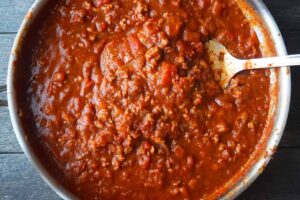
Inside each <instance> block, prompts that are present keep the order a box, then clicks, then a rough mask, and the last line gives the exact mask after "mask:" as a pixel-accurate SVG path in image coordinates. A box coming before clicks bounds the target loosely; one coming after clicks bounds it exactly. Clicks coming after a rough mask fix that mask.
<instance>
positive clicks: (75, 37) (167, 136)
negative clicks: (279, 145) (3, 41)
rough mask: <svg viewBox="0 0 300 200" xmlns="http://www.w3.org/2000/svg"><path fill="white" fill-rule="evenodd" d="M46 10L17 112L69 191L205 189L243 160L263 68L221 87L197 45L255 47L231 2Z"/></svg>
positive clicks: (145, 194) (126, 193)
mask: <svg viewBox="0 0 300 200" xmlns="http://www.w3.org/2000/svg"><path fill="white" fill-rule="evenodd" d="M45 13H47V14H44V15H42V16H40V19H39V23H38V25H36V26H35V28H34V29H33V30H32V31H31V32H32V33H31V34H32V37H31V38H30V39H28V41H30V42H27V43H28V44H27V46H26V48H23V50H22V51H23V54H22V55H23V58H22V62H19V64H18V65H21V66H22V69H23V71H24V75H18V76H20V77H21V76H23V78H22V79H20V80H19V82H18V84H19V90H18V95H19V97H18V99H19V105H20V108H21V109H20V110H21V111H20V112H21V113H20V114H21V115H22V119H23V124H26V126H27V127H29V128H28V130H30V131H29V132H30V133H28V134H29V135H31V137H32V138H34V139H35V141H36V144H37V145H39V146H41V148H40V151H39V154H40V155H42V157H45V158H47V159H48V160H49V166H50V165H51V167H48V168H50V171H53V174H54V176H55V177H56V179H57V180H60V181H61V182H63V183H64V186H65V187H66V188H68V189H69V190H70V191H71V192H72V193H74V194H75V195H76V196H78V197H79V198H81V199H104V200H106V199H136V200H140V199H172V200H175V199H191V200H192V199H197V200H199V199H206V198H208V196H209V195H210V194H212V193H213V192H214V191H216V190H217V189H218V188H220V187H222V186H223V185H224V184H225V183H227V182H228V181H229V180H230V179H231V178H232V177H233V176H234V174H236V173H237V172H238V171H239V170H240V169H241V168H242V167H243V166H244V165H245V163H246V162H247V161H248V160H249V158H250V155H251V153H252V152H253V151H254V150H255V148H256V146H257V145H258V143H259V142H260V139H261V136H262V133H263V130H264V127H265V122H266V118H267V115H268V111H269V85H270V80H269V71H267V70H265V71H264V70H256V71H250V72H243V73H241V74H239V75H237V76H236V77H235V78H234V79H233V80H232V82H231V84H230V86H229V87H228V88H227V89H226V90H222V89H221V88H220V87H219V85H218V84H217V80H218V79H219V78H220V77H219V75H218V74H215V73H213V71H212V70H211V68H210V63H209V61H208V58H207V55H206V50H205V48H204V45H205V42H207V41H208V40H211V39H215V40H218V41H219V42H221V43H222V44H223V45H225V46H226V47H227V48H228V49H229V50H230V52H231V53H232V54H233V55H234V56H236V57H239V58H254V57H260V56H261V52H260V49H259V40H258V38H257V36H256V33H255V31H254V30H253V29H252V28H251V27H250V25H249V22H248V21H247V20H246V18H245V17H244V15H243V13H242V11H241V10H240V9H239V7H238V6H237V3H236V2H235V1H232V0H185V1H184V0H60V1H51V4H49V5H48V6H47V7H46V8H45ZM50 163H51V164H50ZM44 164H45V165H48V164H47V163H45V162H44ZM58 174H59V175H58Z"/></svg>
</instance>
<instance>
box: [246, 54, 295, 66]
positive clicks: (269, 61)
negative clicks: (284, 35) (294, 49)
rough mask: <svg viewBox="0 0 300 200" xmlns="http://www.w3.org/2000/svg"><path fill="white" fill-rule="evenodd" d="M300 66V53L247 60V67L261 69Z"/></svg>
mask: <svg viewBox="0 0 300 200" xmlns="http://www.w3.org/2000/svg"><path fill="white" fill-rule="evenodd" d="M295 65H299V66H300V54H296V55H290V56H280V57H269V58H259V59H250V60H249V61H248V62H246V68H248V69H259V68H273V67H285V66H295Z"/></svg>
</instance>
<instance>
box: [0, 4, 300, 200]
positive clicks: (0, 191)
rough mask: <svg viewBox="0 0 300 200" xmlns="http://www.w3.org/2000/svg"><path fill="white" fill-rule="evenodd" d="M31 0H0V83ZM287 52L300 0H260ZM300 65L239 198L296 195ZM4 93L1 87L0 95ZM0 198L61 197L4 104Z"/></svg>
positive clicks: (298, 24) (299, 188)
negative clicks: (262, 160) (277, 126)
mask: <svg viewBox="0 0 300 200" xmlns="http://www.w3.org/2000/svg"><path fill="white" fill-rule="evenodd" d="M33 2H34V0H0V85H5V83H6V73H7V63H8V57H9V52H10V49H11V46H12V43H13V40H14V38H15V35H16V32H17V30H18V28H19V25H20V23H21V21H22V18H23V17H24V15H25V13H26V11H27V10H28V8H29V7H30V6H31V4H32V3H33ZM265 3H266V4H267V6H268V7H269V9H270V10H271V12H272V14H273V16H274V17H275V20H276V21H277V23H278V25H279V27H280V29H281V31H282V34H283V37H284V39H285V42H286V45H287V49H288V52H289V53H290V54H292V53H300V0H265ZM299 76H300V68H299V69H297V68H293V69H292V87H293V88H292V101H291V108H290V114H289V119H288V123H287V126H286V129H285V132H284V136H283V139H282V141H281V143H280V146H279V149H278V152H277V153H276V155H275V156H274V158H273V160H272V161H271V162H270V164H269V165H268V167H267V168H266V170H265V171H264V173H263V174H262V175H261V176H260V177H259V178H258V179H257V180H256V181H255V182H254V184H253V185H252V186H251V187H250V188H249V189H248V190H247V191H246V192H244V193H243V194H242V195H241V196H240V197H239V198H238V199H239V200H244V199H246V200H248V199H249V200H250V199H251V200H252V199H253V200H264V199H266V200H285V199H292V200H293V199H300V90H298V89H297V85H300V77H299ZM297 79H298V80H297ZM5 98H6V94H5V93H0V99H5ZM0 199H4V200H23V199H33V200H52V199H53V200H54V199H60V198H59V197H58V195H57V194H56V193H55V192H53V191H52V190H51V189H50V188H49V187H48V186H47V185H46V184H45V183H44V182H43V180H42V179H41V178H40V177H39V175H38V174H37V172H36V171H35V170H34V169H33V168H32V166H31V165H30V163H29V162H28V161H27V159H26V157H25V155H24V153H23V152H22V150H21V148H20V146H19V144H18V142H17V139H16V137H15V135H14V132H13V129H12V126H11V123H10V119H9V114H8V109H7V108H3V107H2V108H0Z"/></svg>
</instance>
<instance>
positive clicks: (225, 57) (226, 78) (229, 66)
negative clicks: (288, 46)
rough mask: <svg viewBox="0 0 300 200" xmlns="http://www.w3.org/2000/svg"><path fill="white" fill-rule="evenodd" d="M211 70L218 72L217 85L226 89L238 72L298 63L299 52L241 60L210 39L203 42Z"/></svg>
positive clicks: (299, 63) (299, 60)
mask: <svg viewBox="0 0 300 200" xmlns="http://www.w3.org/2000/svg"><path fill="white" fill-rule="evenodd" d="M205 47H206V49H207V52H208V56H209V60H210V62H211V64H212V65H211V66H212V69H213V71H215V72H218V73H220V80H219V85H220V86H221V87H222V88H223V89H226V87H227V86H228V85H229V83H230V80H231V79H232V78H233V77H234V76H235V75H236V74H237V73H239V72H241V71H244V70H250V69H263V68H273V67H284V66H295V65H300V54H298V55H290V56H281V57H269V58H258V59H249V60H241V59H237V58H235V57H233V56H232V55H231V54H230V53H229V52H228V51H227V49H226V48H225V47H224V46H223V45H222V44H220V43H219V42H217V41H214V40H210V41H209V42H207V43H206V44H205Z"/></svg>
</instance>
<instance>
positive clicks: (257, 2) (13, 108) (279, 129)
mask: <svg viewBox="0 0 300 200" xmlns="http://www.w3.org/2000/svg"><path fill="white" fill-rule="evenodd" d="M246 1H247V2H249V4H250V5H252V6H253V8H254V9H255V10H256V11H257V13H258V14H260V15H261V18H262V19H263V21H264V23H265V26H266V27H267V28H268V29H269V30H270V34H271V38H272V39H273V40H274V44H275V49H276V52H277V54H278V55H287V51H286V47H285V44H284V41H283V38H282V36H281V33H280V31H279V28H278V26H277V24H276V22H275V20H274V18H273V17H272V15H271V13H270V11H269V10H268V9H267V7H266V6H265V4H264V3H263V2H262V1H261V0H246ZM45 3H47V1H46V0H36V1H35V2H34V4H33V5H32V7H31V8H30V10H29V12H28V14H27V15H26V17H25V19H24V21H23V22H22V25H21V27H20V29H19V31H18V34H17V36H16V39H15V41H14V44H13V48H12V51H11V55H10V59H9V65H8V66H9V67H8V75H7V98H8V107H9V113H10V117H11V121H12V125H13V128H14V131H15V134H16V137H17V139H18V142H19V144H20V146H21V148H22V150H23V151H24V153H25V155H26V157H27V158H28V160H29V161H30V162H31V164H32V166H33V167H34V168H35V170H36V171H37V172H38V173H39V174H40V176H41V177H42V179H43V180H44V181H45V182H46V183H47V184H48V185H49V186H50V187H51V188H52V189H53V190H54V191H55V192H56V193H57V194H58V195H59V196H60V197H62V198H63V199H66V200H69V199H77V197H75V196H74V195H73V194H72V193H70V192H69V191H67V190H66V189H65V188H64V187H63V186H61V185H60V184H59V183H58V182H57V181H56V180H55V179H54V178H53V177H52V176H51V175H50V174H49V173H48V172H47V171H46V170H45V169H44V167H43V166H42V164H41V163H40V161H39V160H38V158H37V157H36V156H35V155H34V153H33V150H32V148H31V147H30V146H29V145H28V143H27V138H26V136H25V133H24V131H23V129H22V127H21V121H20V118H19V115H18V109H17V102H16V98H15V93H14V74H15V69H14V68H15V66H14V62H15V61H16V59H17V53H18V51H19V48H20V47H21V45H22V40H23V38H24V37H25V36H26V34H27V29H28V28H29V27H30V25H31V24H32V22H33V20H34V19H35V17H36V16H37V14H38V13H39V11H40V9H41V8H42V7H43V6H44V5H45ZM279 74H280V76H279V85H280V91H279V99H278V106H277V113H276V119H275V121H274V127H273V129H272V134H271V135H270V138H269V141H268V143H267V151H269V150H270V152H269V153H268V152H267V154H266V155H267V156H265V155H262V157H261V159H259V161H258V162H257V163H256V164H255V165H254V166H253V167H252V168H251V169H250V171H249V172H248V173H247V174H246V176H245V177H243V180H240V181H238V182H237V184H235V185H234V186H233V187H232V188H230V190H229V191H228V192H227V193H226V194H225V195H224V196H222V197H221V199H225V200H227V199H234V198H235V197H237V196H238V195H239V194H241V193H242V192H243V191H244V190H245V189H246V188H248V187H249V185H250V184H251V183H252V182H254V180H255V179H256V178H257V177H258V176H259V174H261V169H262V168H264V167H265V166H266V165H267V163H268V162H269V160H270V159H271V157H272V155H273V153H274V152H273V150H274V149H275V148H276V147H277V145H278V143H279V141H280V139H281V136H282V134H283V131H284V127H285V124H286V121H287V116H288V112H289V105H290V95H291V78H290V74H287V73H286V68H281V69H280V73H279Z"/></svg>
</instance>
